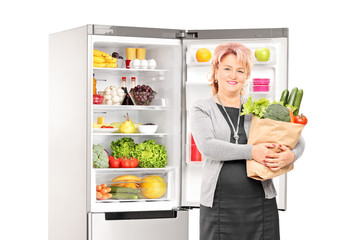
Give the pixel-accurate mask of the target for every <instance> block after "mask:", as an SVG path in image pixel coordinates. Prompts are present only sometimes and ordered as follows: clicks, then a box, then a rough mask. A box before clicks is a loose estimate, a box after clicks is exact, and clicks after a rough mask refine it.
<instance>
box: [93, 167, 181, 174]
mask: <svg viewBox="0 0 360 240" xmlns="http://www.w3.org/2000/svg"><path fill="white" fill-rule="evenodd" d="M173 169H174V167H164V168H139V167H136V168H93V170H94V171H95V172H96V173H122V172H139V171H140V172H151V173H163V172H168V171H171V170H173Z"/></svg>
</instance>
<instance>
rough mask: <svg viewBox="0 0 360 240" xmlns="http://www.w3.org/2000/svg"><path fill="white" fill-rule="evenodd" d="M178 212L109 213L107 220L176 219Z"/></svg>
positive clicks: (106, 214)
mask: <svg viewBox="0 0 360 240" xmlns="http://www.w3.org/2000/svg"><path fill="white" fill-rule="evenodd" d="M176 217H177V211H176V210H165V211H138V212H107V213H105V220H107V221H112V220H134V219H155V218H176Z"/></svg>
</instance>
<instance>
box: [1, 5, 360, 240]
mask: <svg viewBox="0 0 360 240" xmlns="http://www.w3.org/2000/svg"><path fill="white" fill-rule="evenodd" d="M130 2H131V3H130ZM353 2H355V1H348V0H343V1H336V2H335V1H330V0H329V1H309V0H303V1H285V0H284V1H255V0H249V1H233V2H226V1H217V2H216V3H212V2H211V1H194V0H193V1H188V0H186V1H178V2H177V3H176V2H174V1H169V0H168V1H154V0H146V1H145V0H136V1H131V0H128V1H113V0H107V1H99V0H96V1H94V0H88V1H74V0H73V1H69V0H62V1H40V0H33V1H24V0H19V1H11V2H8V3H7V5H6V6H1V10H2V11H1V12H2V13H1V16H0V18H1V21H0V24H1V27H0V31H1V37H0V41H1V45H0V46H1V52H0V53H1V55H0V66H1V72H0V79H1V95H2V96H1V100H2V101H1V117H0V121H1V133H0V136H1V140H2V141H1V155H0V159H1V167H0V169H1V173H0V178H1V179H0V180H1V186H2V187H1V191H0V196H1V197H0V216H1V220H3V221H2V224H1V225H2V226H1V238H3V237H4V236H6V238H4V239H35V237H36V239H38V240H43V239H47V187H48V185H47V167H48V162H47V161H48V159H47V154H48V152H47V127H48V123H47V121H48V111H47V108H48V103H47V98H48V92H47V89H48V34H50V33H54V32H58V31H62V30H66V29H69V28H75V27H79V26H83V25H86V24H104V25H122V26H137V27H157V28H175V29H224V28H225V29H226V28H228V29H233V28H235V29H236V28H275V27H288V28H289V29H290V43H289V47H290V51H289V85H290V86H289V87H290V88H292V87H293V86H297V87H299V88H303V89H304V100H303V105H302V110H301V111H302V112H304V113H305V114H306V116H307V117H308V119H309V123H308V125H307V126H306V128H305V130H304V132H303V136H304V137H305V139H306V150H305V153H304V155H303V157H302V158H301V159H300V160H299V161H298V163H297V164H296V167H295V170H294V171H293V172H291V173H290V174H289V178H288V211H286V212H280V222H281V235H282V239H285V240H297V239H299V240H304V239H356V238H358V227H359V222H358V217H359V216H360V207H359V203H358V202H359V201H358V200H359V199H358V195H359V194H357V193H358V192H359V185H358V184H357V182H358V178H359V177H358V173H359V167H360V163H359V161H360V157H359V151H358V150H359V140H358V139H359V138H358V135H360V129H359V123H358V116H359V110H360V108H359V100H360V98H359V92H358V90H359V88H360V84H359V82H360V39H359V33H360V31H359V25H358V23H359V22H360V16H359V14H358V7H357V6H355V4H354V3H353ZM69 64H71V56H69ZM69 87H70V86H69ZM64 97H66V95H65V94H64ZM69 167H71V166H69ZM69 197H74V198H75V197H76V196H69ZM69 217H70V216H69ZM191 224H198V223H197V222H196V220H192V222H191ZM191 236H192V239H193V240H195V239H197V232H196V231H193V232H191Z"/></svg>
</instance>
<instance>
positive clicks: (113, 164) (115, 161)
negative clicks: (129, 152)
mask: <svg viewBox="0 0 360 240" xmlns="http://www.w3.org/2000/svg"><path fill="white" fill-rule="evenodd" d="M120 162H121V159H120V158H114V157H109V167H110V168H119V167H120Z"/></svg>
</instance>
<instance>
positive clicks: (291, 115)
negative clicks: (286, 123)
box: [288, 107, 294, 123]
mask: <svg viewBox="0 0 360 240" xmlns="http://www.w3.org/2000/svg"><path fill="white" fill-rule="evenodd" d="M288 109H289V112H290V122H291V123H294V114H293V111H292V109H291V107H288Z"/></svg>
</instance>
